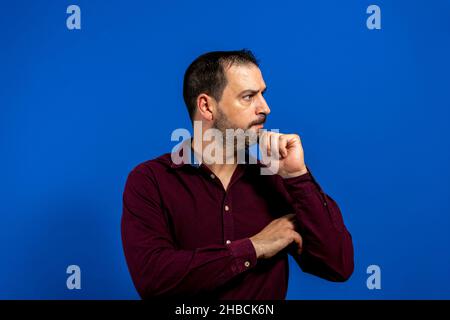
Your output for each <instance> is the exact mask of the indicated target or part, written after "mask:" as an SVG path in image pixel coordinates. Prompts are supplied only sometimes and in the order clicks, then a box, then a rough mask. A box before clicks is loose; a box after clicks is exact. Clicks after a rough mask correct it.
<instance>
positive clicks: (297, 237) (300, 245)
mask: <svg viewBox="0 0 450 320" xmlns="http://www.w3.org/2000/svg"><path fill="white" fill-rule="evenodd" d="M292 236H293V238H294V242H295V243H296V244H297V247H298V249H297V252H298V254H301V253H302V251H303V238H302V236H301V235H300V234H299V233H298V232H295V231H292Z"/></svg>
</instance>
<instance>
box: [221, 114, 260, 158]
mask: <svg viewBox="0 0 450 320" xmlns="http://www.w3.org/2000/svg"><path fill="white" fill-rule="evenodd" d="M265 121H266V119H265V116H264V118H263V119H262V120H256V121H253V122H251V123H250V124H249V125H248V126H247V127H246V128H242V127H240V126H238V125H237V124H236V123H234V122H232V121H230V119H228V117H227V116H226V115H225V113H224V112H223V111H222V109H221V108H219V107H218V108H217V114H216V118H215V121H214V124H213V126H212V127H213V128H214V129H217V130H219V131H220V132H221V133H222V136H223V137H224V141H223V147H225V148H233V150H234V155H236V154H237V152H238V151H242V150H245V149H248V148H249V147H250V146H252V145H254V144H256V143H257V142H258V132H257V131H256V130H252V129H250V128H251V127H252V126H253V125H255V124H261V123H264V122H265Z"/></svg>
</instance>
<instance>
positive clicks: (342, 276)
mask: <svg viewBox="0 0 450 320" xmlns="http://www.w3.org/2000/svg"><path fill="white" fill-rule="evenodd" d="M354 269H355V267H354V263H353V259H351V261H348V262H347V263H346V264H345V265H344V266H342V267H341V268H339V270H336V274H335V276H334V277H333V279H332V281H334V282H346V281H347V280H348V279H350V277H351V276H352V274H353V271H354Z"/></svg>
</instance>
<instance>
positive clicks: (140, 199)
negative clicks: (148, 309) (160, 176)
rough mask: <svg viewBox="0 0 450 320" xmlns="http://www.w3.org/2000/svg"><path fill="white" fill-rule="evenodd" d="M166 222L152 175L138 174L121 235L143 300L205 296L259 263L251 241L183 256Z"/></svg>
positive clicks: (132, 178) (131, 180)
mask: <svg viewBox="0 0 450 320" xmlns="http://www.w3.org/2000/svg"><path fill="white" fill-rule="evenodd" d="M168 221H169V220H168V217H167V215H166V213H165V212H164V209H163V205H162V201H161V195H160V193H159V190H158V185H157V183H156V180H155V178H154V176H153V175H152V172H151V171H149V172H143V171H140V170H139V169H134V170H133V171H132V172H131V173H130V174H129V176H128V179H127V183H126V186H125V191H124V194H123V213H122V224H121V230H122V242H123V249H124V253H125V258H126V261H127V264H128V268H129V271H130V273H131V277H132V280H133V282H134V285H135V287H136V289H137V291H138V293H139V295H140V296H141V297H142V298H153V297H158V298H161V297H162V298H164V297H179V296H181V297H182V296H187V295H196V294H204V293H207V292H209V291H211V290H213V289H215V288H217V287H219V286H221V285H223V284H225V283H226V282H228V281H229V280H231V279H232V278H234V277H235V276H237V275H239V274H241V273H243V272H245V271H246V270H249V269H251V268H253V267H254V266H255V265H256V263H257V261H256V252H255V249H254V247H253V245H252V243H251V241H250V239H248V238H245V239H241V240H236V241H233V242H232V243H231V244H228V245H209V246H205V247H202V248H197V249H195V250H182V249H180V248H178V247H177V245H176V244H175V242H174V239H173V238H172V235H171V230H170V228H169V223H168Z"/></svg>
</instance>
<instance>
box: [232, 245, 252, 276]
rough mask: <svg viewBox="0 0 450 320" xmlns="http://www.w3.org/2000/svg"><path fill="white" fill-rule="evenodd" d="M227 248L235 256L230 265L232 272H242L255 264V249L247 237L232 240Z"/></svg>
mask: <svg viewBox="0 0 450 320" xmlns="http://www.w3.org/2000/svg"><path fill="white" fill-rule="evenodd" d="M228 248H229V249H230V251H231V254H232V255H233V257H234V258H235V259H234V263H233V264H232V265H231V269H232V271H233V272H234V273H241V272H244V271H245V270H248V269H250V268H253V267H254V266H255V265H256V261H257V258H256V250H255V247H254V246H253V243H252V241H251V240H250V239H249V238H245V239H240V240H236V241H232V242H231V243H230V244H229V245H228Z"/></svg>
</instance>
